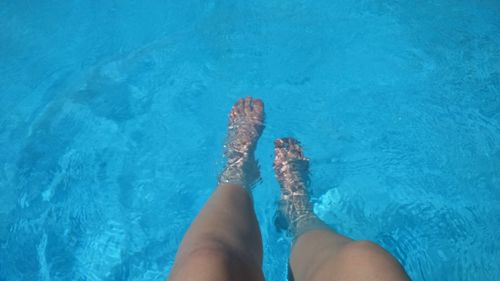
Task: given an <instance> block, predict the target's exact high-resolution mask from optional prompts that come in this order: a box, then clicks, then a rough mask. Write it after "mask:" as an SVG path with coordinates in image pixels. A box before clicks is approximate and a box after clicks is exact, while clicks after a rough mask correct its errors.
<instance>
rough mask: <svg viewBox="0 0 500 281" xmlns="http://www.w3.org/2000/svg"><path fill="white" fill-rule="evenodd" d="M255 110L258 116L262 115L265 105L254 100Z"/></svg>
mask: <svg viewBox="0 0 500 281" xmlns="http://www.w3.org/2000/svg"><path fill="white" fill-rule="evenodd" d="M253 110H254V111H255V112H256V113H257V114H262V112H264V103H263V102H262V101H261V100H259V99H256V100H254V101H253Z"/></svg>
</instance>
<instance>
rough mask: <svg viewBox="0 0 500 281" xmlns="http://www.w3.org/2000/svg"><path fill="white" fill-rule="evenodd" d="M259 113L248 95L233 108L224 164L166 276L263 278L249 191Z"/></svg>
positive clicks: (254, 169) (254, 176) (255, 176)
mask: <svg viewBox="0 0 500 281" xmlns="http://www.w3.org/2000/svg"><path fill="white" fill-rule="evenodd" d="M263 115H264V113H263V104H262V102H261V101H260V100H252V99H251V98H249V97H248V98H246V99H245V100H243V99H242V100H240V101H238V103H236V104H235V105H234V107H233V109H232V110H231V113H230V119H229V136H228V139H227V144H226V151H225V156H226V158H227V161H228V162H227V165H226V167H225V168H224V171H223V172H222V174H221V176H220V178H219V186H218V187H217V189H216V190H215V192H214V193H213V194H212V196H211V197H210V199H209V200H208V202H207V203H206V205H205V206H204V207H203V209H202V210H201V211H200V213H199V214H198V216H197V217H196V219H195V220H194V222H193V223H192V225H191V226H190V227H189V229H188V231H187V233H186V235H185V236H184V238H183V240H182V243H181V245H180V247H179V250H178V252H177V255H176V260H175V264H174V267H173V269H172V272H171V274H170V277H169V280H172V281H174V280H175V281H177V280H183V281H184V280H188V281H190V280H193V281H197V280H200V281H211V280H213V281H218V280H244V281H245V280H248V281H253V280H264V278H263V275H262V271H261V265H262V240H261V236H260V230H259V226H258V223H257V218H256V216H255V212H254V209H253V202H252V199H251V196H250V188H251V186H252V185H253V183H255V181H256V180H257V179H258V177H259V173H258V169H257V167H258V166H257V163H256V161H255V159H254V150H255V147H256V143H257V139H258V138H259V136H260V134H261V132H262V128H263V124H262V122H263V118H264V116H263Z"/></svg>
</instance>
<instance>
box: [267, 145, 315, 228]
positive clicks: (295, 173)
mask: <svg viewBox="0 0 500 281" xmlns="http://www.w3.org/2000/svg"><path fill="white" fill-rule="evenodd" d="M274 154H275V157H274V165H273V166H274V172H275V173H276V178H277V179H278V182H279V183H280V186H281V201H280V209H279V213H278V214H279V217H278V219H279V218H281V219H282V221H281V222H280V221H277V224H278V227H280V228H286V229H288V230H289V231H290V232H292V234H293V235H294V236H298V235H299V234H300V233H303V232H304V231H305V230H306V228H307V229H309V228H310V227H311V225H319V224H322V223H321V221H320V220H319V219H318V218H317V217H316V215H315V214H314V212H313V207H312V204H311V202H310V200H309V195H308V190H307V188H308V183H309V159H307V158H306V157H304V152H303V149H302V147H301V146H300V143H299V142H298V141H297V140H296V139H293V138H282V139H277V140H276V141H275V142H274Z"/></svg>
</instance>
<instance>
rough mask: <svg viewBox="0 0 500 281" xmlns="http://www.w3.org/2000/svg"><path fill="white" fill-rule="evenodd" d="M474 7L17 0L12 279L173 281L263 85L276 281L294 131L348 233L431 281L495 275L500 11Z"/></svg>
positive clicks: (0, 22) (10, 94)
mask: <svg viewBox="0 0 500 281" xmlns="http://www.w3.org/2000/svg"><path fill="white" fill-rule="evenodd" d="M417 2H418V3H417ZM472 2H473V1H446V0H440V1H379V0H376V1H335V2H333V1H326V0H320V1H304V0H293V1H262V0H258V1H224V0H222V1H210V0H208V1H207V0H204V1H201V0H200V1H194V0H186V1H147V3H146V2H144V1H142V2H138V1H78V0H76V1H26V0H20V1H3V2H2V3H1V4H0V42H1V43H0V163H1V166H0V188H1V193H0V280H9V281H13V280H163V279H164V278H165V277H166V275H167V273H168V271H169V269H170V268H171V266H172V261H173V257H174V255H175V251H176V248H177V246H178V244H179V242H180V239H181V238H182V234H183V233H184V231H185V230H186V229H187V227H188V226H189V223H190V221H191V220H192V219H193V217H194V216H195V215H196V213H197V211H198V210H199V209H200V208H201V206H202V204H203V203H204V201H205V200H206V199H207V198H208V196H209V195H210V192H211V191H212V189H213V187H214V185H215V183H216V176H217V173H218V171H219V169H220V167H221V165H222V163H221V154H222V144H223V140H224V136H225V133H226V132H225V130H226V122H227V120H226V117H227V112H228V110H229V108H230V106H231V105H232V103H233V102H234V101H235V100H236V99H237V98H238V97H240V96H245V95H248V94H251V95H254V96H256V97H260V98H262V99H263V100H264V102H265V103H266V111H267V124H266V130H265V131H264V134H263V136H262V138H261V141H260V143H259V147H258V149H257V157H258V159H259V160H260V163H261V167H262V182H261V183H260V184H259V185H258V186H257V188H256V189H255V190H254V198H255V204H256V211H257V215H258V219H259V222H260V227H261V230H262V235H263V240H264V252H265V258H264V271H265V275H266V277H267V280H285V279H286V262H287V255H286V253H287V252H288V250H289V240H288V239H287V238H286V237H284V236H283V234H281V233H279V232H277V230H276V228H275V227H274V224H273V214H274V211H275V208H276V207H275V206H276V205H275V202H276V200H277V198H278V195H279V189H278V185H277V183H276V182H275V180H274V177H273V174H272V168H271V161H272V141H273V140H274V139H275V138H276V137H281V136H287V135H292V136H295V137H297V138H299V139H300V140H301V141H302V142H303V144H304V147H305V149H306V152H307V153H308V155H309V156H310V158H311V159H312V162H311V168H312V176H311V179H312V188H313V190H314V200H315V210H316V212H317V213H318V214H319V215H320V216H321V217H322V218H323V219H324V220H325V221H326V222H327V223H328V224H330V225H332V226H333V227H335V228H336V229H337V230H338V231H340V232H341V233H344V234H347V235H350V236H352V237H354V238H357V239H371V240H374V241H376V242H378V243H380V244H382V245H383V246H385V247H386V248H387V249H388V250H389V251H390V252H391V253H393V254H394V255H395V256H396V257H397V258H398V259H399V260H400V261H401V263H402V264H403V265H404V267H405V269H406V270H407V271H408V273H409V275H410V276H411V277H412V279H413V280H496V278H498V276H500V263H499V262H498V261H499V260H500V254H499V253H500V242H499V241H500V220H499V217H500V204H499V203H500V169H499V168H500V92H499V91H500V20H499V18H498V14H500V4H499V3H498V1H481V2H479V1H477V3H472Z"/></svg>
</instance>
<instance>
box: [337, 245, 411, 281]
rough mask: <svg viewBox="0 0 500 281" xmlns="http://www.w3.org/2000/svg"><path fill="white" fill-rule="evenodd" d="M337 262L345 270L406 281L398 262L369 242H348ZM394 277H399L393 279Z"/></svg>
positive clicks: (382, 249)
mask: <svg viewBox="0 0 500 281" xmlns="http://www.w3.org/2000/svg"><path fill="white" fill-rule="evenodd" d="M337 261H339V263H341V264H343V266H345V267H346V268H352V269H354V270H359V268H362V269H363V270H362V271H363V272H364V273H366V274H374V275H381V276H387V278H386V280H407V279H405V276H406V275H405V273H404V269H403V268H402V267H401V265H400V264H399V262H398V261H397V260H396V259H395V258H394V257H393V256H392V255H391V254H390V253H389V252H387V251H386V250H385V249H384V248H382V247H380V246H379V245H377V244H375V243H373V242H370V241H353V242H350V243H349V244H347V245H346V246H344V248H343V249H342V250H341V251H340V253H339V254H338V256H337ZM353 266H354V267H353ZM356 268H358V269H356ZM395 276H399V277H398V278H395V279H393V277H395ZM389 277H391V278H389Z"/></svg>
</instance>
